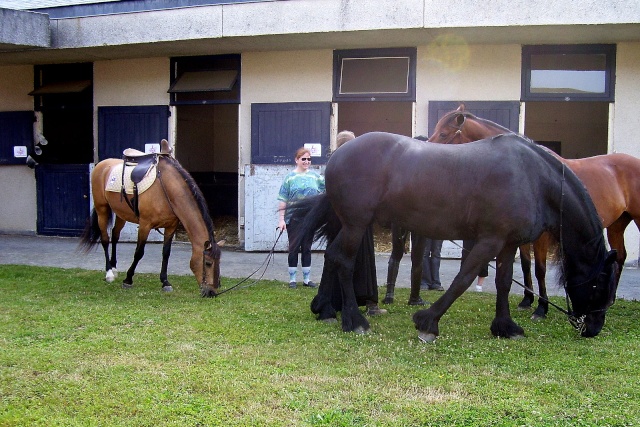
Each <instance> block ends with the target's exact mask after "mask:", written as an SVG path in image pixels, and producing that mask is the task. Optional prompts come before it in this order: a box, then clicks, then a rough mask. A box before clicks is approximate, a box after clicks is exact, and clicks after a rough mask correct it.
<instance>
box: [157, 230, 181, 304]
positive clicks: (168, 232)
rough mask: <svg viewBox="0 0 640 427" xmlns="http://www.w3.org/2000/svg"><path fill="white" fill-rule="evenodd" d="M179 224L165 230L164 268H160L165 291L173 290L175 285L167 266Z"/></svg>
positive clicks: (163, 246) (163, 247)
mask: <svg viewBox="0 0 640 427" xmlns="http://www.w3.org/2000/svg"><path fill="white" fill-rule="evenodd" d="M176 228H177V225H176V226H174V227H171V228H165V230H164V243H163V245H162V269H161V270H160V282H161V283H162V290H163V291H165V292H172V291H173V286H171V283H169V277H168V276H167V268H168V266H169V257H170V256H171V243H172V242H173V237H174V236H175V234H176Z"/></svg>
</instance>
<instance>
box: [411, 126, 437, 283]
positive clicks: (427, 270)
mask: <svg viewBox="0 0 640 427" xmlns="http://www.w3.org/2000/svg"><path fill="white" fill-rule="evenodd" d="M415 139H417V140H418V141H428V140H429V137H428V136H424V135H419V136H416V137H415ZM425 241H426V244H425V248H424V258H423V259H422V277H421V280H420V288H422V289H425V290H429V291H444V288H443V287H442V283H441V282H440V253H441V252H442V243H443V240H435V239H429V238H426V239H425Z"/></svg>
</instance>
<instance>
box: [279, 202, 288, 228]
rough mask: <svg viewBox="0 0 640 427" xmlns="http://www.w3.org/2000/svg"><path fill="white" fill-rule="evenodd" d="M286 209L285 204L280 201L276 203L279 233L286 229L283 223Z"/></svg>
mask: <svg viewBox="0 0 640 427" xmlns="http://www.w3.org/2000/svg"><path fill="white" fill-rule="evenodd" d="M286 209H287V203H286V202H283V201H282V200H280V201H278V228H279V229H280V230H281V231H285V230H286V229H287V224H286V223H285V222H284V213H285V210H286Z"/></svg>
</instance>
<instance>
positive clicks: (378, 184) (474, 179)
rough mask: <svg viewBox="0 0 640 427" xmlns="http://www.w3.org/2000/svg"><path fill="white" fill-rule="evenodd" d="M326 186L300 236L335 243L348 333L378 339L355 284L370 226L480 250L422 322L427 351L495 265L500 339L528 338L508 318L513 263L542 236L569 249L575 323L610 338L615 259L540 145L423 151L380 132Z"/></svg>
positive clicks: (331, 253) (357, 145)
mask: <svg viewBox="0 0 640 427" xmlns="http://www.w3.org/2000/svg"><path fill="white" fill-rule="evenodd" d="M325 176H326V188H327V192H326V193H325V194H321V195H319V196H316V197H315V198H313V199H312V200H308V199H307V200H308V201H307V202H306V205H305V204H303V205H302V206H301V208H305V207H306V208H307V209H310V210H309V211H308V212H307V213H306V218H305V222H304V223H303V227H304V228H305V229H306V230H307V231H308V232H312V231H317V232H318V233H325V234H327V235H330V234H334V235H335V238H334V239H333V240H332V242H331V243H330V244H329V246H328V247H327V250H326V253H325V264H327V263H328V268H329V269H336V271H337V272H338V277H339V281H340V286H341V288H342V297H343V307H342V329H343V330H344V331H355V332H366V331H368V330H369V323H368V322H367V320H366V319H365V318H364V316H363V315H362V314H361V313H360V311H359V310H358V306H357V304H356V299H355V295H354V291H353V282H352V280H353V273H354V266H355V259H356V253H357V251H358V248H359V245H360V243H361V241H362V236H363V234H364V232H365V229H366V228H367V226H368V225H369V224H371V223H372V222H373V221H379V222H381V223H384V224H388V223H394V224H397V225H399V226H400V227H402V228H405V229H408V230H411V231H413V232H416V233H418V234H420V235H425V236H430V237H432V238H434V239H456V240H465V239H469V240H475V241H476V245H475V246H474V248H473V250H472V251H471V252H470V253H469V255H468V257H467V261H466V262H465V263H464V265H463V266H462V268H461V270H460V272H459V273H458V275H457V276H456V277H455V279H454V280H453V283H452V284H451V286H450V287H449V289H448V290H447V291H446V292H445V293H444V294H443V295H442V296H441V297H440V298H439V299H438V300H437V301H436V302H435V303H434V304H433V305H431V306H430V307H429V308H428V309H426V310H420V311H418V312H416V313H415V314H414V316H413V321H414V323H415V326H416V329H418V331H419V338H420V339H422V340H423V341H433V340H435V338H436V337H437V336H438V335H439V333H440V331H439V328H438V322H439V321H440V318H441V317H442V316H443V315H444V313H445V312H446V311H447V310H448V309H449V307H450V306H451V305H452V304H453V302H454V301H455V300H456V299H457V298H458V297H460V295H462V293H463V292H464V291H465V290H466V289H467V288H468V287H469V285H470V284H471V283H472V281H473V279H474V278H475V276H476V273H477V272H478V270H479V269H480V267H481V266H482V265H485V264H487V263H488V262H489V261H490V260H492V259H493V258H494V257H495V258H496V260H497V262H496V265H497V273H496V288H497V297H496V316H495V319H494V320H493V322H492V324H491V332H492V333H493V335H495V336H498V337H508V338H517V337H519V336H522V335H524V331H523V329H522V328H521V327H520V326H518V325H517V324H516V323H515V322H514V321H513V320H512V319H511V315H510V312H509V302H508V296H509V290H510V288H511V278H512V274H513V262H514V258H515V254H516V250H517V249H518V246H519V245H521V244H523V243H526V242H531V241H533V240H535V239H536V238H538V237H539V236H540V234H542V232H544V231H549V232H551V233H552V234H553V235H554V236H555V237H556V238H557V239H558V241H559V242H560V243H561V244H560V248H559V251H560V253H559V257H560V263H561V267H562V269H561V271H562V272H563V274H562V275H561V277H560V281H561V283H562V284H563V285H564V287H565V289H566V292H567V295H568V297H569V299H570V301H571V303H572V305H573V308H572V309H571V310H570V312H571V314H572V316H571V319H572V320H575V319H578V323H579V324H581V333H582V335H583V336H585V337H593V336H596V335H597V334H598V333H599V332H600V330H601V329H602V326H603V325H604V321H605V314H606V311H607V309H608V308H609V306H611V304H613V302H614V300H615V292H616V287H617V285H616V277H615V276H616V269H615V264H614V261H615V258H616V254H615V251H611V252H609V253H607V250H606V248H605V245H604V239H603V235H602V225H601V223H600V220H599V218H598V216H597V214H596V211H595V208H594V206H593V203H592V202H591V199H590V198H589V195H588V194H587V192H586V191H585V189H584V186H583V185H582V183H581V182H580V181H579V180H578V178H577V177H576V176H575V175H574V174H573V172H571V171H570V170H569V169H568V168H567V167H566V166H563V164H562V163H561V162H560V161H558V159H557V158H555V157H554V156H553V155H551V154H549V153H548V152H546V151H545V150H543V149H542V148H540V147H538V146H536V145H535V144H534V143H532V142H530V141H528V140H526V139H524V138H521V137H519V136H517V135H501V136H497V137H494V138H491V139H485V140H481V141H477V142H473V143H469V144H463V145H440V144H425V143H423V142H418V141H415V140H413V139H411V138H408V137H404V136H401V135H395V134H389V133H383V132H373V133H367V134H365V135H362V136H360V137H358V138H356V139H355V140H353V141H351V142H349V144H346V145H345V146H344V147H342V148H341V149H340V150H338V151H336V152H335V153H334V155H332V156H331V159H330V160H329V162H328V164H327V168H326V174H325ZM336 218H337V219H338V221H336V220H335V219H336ZM336 227H337V228H338V229H339V230H338V231H336ZM330 228H333V230H329V229H330Z"/></svg>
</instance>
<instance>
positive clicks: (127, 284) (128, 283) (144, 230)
mask: <svg viewBox="0 0 640 427" xmlns="http://www.w3.org/2000/svg"><path fill="white" fill-rule="evenodd" d="M149 231H150V229H149V227H148V226H142V224H140V227H139V228H138V243H137V244H136V251H135V253H134V254H133V262H132V263H131V266H130V267H129V269H128V270H127V277H125V279H124V280H123V282H122V287H123V288H131V287H133V275H134V274H135V272H136V267H137V266H138V263H139V262H140V260H141V259H142V257H143V256H144V247H145V245H146V244H147V238H148V237H149Z"/></svg>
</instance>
